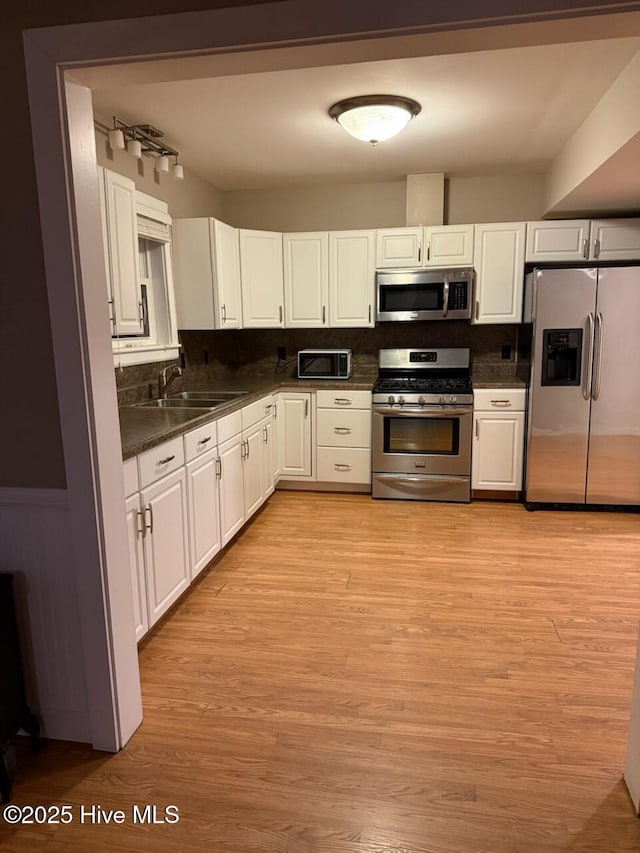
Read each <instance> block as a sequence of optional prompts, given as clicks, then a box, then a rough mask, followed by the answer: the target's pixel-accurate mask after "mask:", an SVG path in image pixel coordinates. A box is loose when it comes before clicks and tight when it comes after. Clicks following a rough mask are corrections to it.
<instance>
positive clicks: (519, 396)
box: [473, 388, 527, 412]
mask: <svg viewBox="0 0 640 853" xmlns="http://www.w3.org/2000/svg"><path fill="white" fill-rule="evenodd" d="M526 398H527V392H526V390H525V389H524V388H478V389H476V390H475V391H474V392H473V407H474V409H475V410H476V411H477V412H493V411H499V410H502V409H510V410H512V411H515V412H524V410H525V404H526Z"/></svg>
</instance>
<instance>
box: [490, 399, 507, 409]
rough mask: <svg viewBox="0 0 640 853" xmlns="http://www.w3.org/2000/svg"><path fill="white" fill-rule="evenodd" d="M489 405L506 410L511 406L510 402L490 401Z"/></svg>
mask: <svg viewBox="0 0 640 853" xmlns="http://www.w3.org/2000/svg"><path fill="white" fill-rule="evenodd" d="M491 405H492V406H498V407H500V406H502V408H504V409H508V408H509V406H510V405H511V400H492V401H491Z"/></svg>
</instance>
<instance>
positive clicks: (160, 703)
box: [0, 492, 640, 853]
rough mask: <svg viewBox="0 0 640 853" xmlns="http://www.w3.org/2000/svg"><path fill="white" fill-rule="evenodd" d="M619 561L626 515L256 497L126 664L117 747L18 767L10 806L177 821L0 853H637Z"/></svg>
mask: <svg viewBox="0 0 640 853" xmlns="http://www.w3.org/2000/svg"><path fill="white" fill-rule="evenodd" d="M639 558H640V518H639V517H638V515H631V514H629V515H627V514H600V513H542V512H538V513H527V512H526V511H525V510H524V509H523V508H522V507H521V506H519V505H515V504H512V505H509V504H488V503H473V504H472V505H470V506H453V505H444V504H431V503H423V504H420V503H404V502H382V501H372V500H371V499H370V498H368V497H362V496H333V495H314V494H308V493H306V494H305V493H286V492H285V493H282V492H280V493H277V494H276V495H275V496H274V498H273V499H272V500H271V501H270V503H269V504H268V505H267V506H266V508H265V509H264V511H263V512H262V513H261V514H260V515H259V517H258V518H257V519H256V520H255V522H254V523H253V524H252V525H251V526H250V528H249V529H248V530H247V531H246V532H245V533H244V534H243V535H242V536H241V537H240V538H239V539H238V540H237V541H236V542H235V544H233V545H232V547H231V548H229V549H228V551H227V552H226V553H225V555H224V556H223V558H222V559H221V560H220V561H219V563H218V564H217V566H216V567H215V569H214V570H213V571H211V572H209V574H208V575H207V576H206V577H205V578H204V579H203V581H202V583H200V584H198V585H197V586H196V587H195V588H194V589H193V591H192V592H191V593H190V594H189V595H188V596H187V597H186V598H185V600H184V601H183V602H182V604H181V605H180V606H179V607H178V608H177V610H176V611H175V612H174V613H173V615H172V616H171V618H170V619H169V620H168V621H167V622H165V623H164V624H163V625H162V626H161V628H160V630H158V632H157V633H156V634H155V635H154V636H153V637H152V638H151V639H150V640H149V641H148V642H147V643H146V644H145V646H144V647H143V649H142V650H141V653H140V664H141V673H142V687H143V696H144V706H145V720H144V723H143V725H142V727H141V728H140V730H139V731H138V732H137V733H136V735H135V736H134V738H133V740H132V741H131V742H130V744H129V745H128V746H127V748H126V749H125V750H124V751H123V752H122V753H120V754H119V755H117V756H105V755H104V754H98V753H95V754H93V753H91V751H90V750H88V748H86V747H79V746H74V745H65V744H55V743H52V744H50V745H49V746H48V747H47V748H46V749H45V750H44V751H43V752H42V753H41V755H39V756H37V757H35V758H32V757H30V756H26V757H25V758H24V760H23V761H22V763H21V766H20V771H19V777H18V780H17V785H16V789H15V802H16V803H45V804H46V803H65V802H68V803H71V804H74V807H76V808H77V805H78V804H80V803H85V804H88V803H100V804H101V805H102V806H103V808H111V809H113V808H123V809H126V810H128V811H130V809H131V805H132V803H134V802H137V803H147V802H148V803H155V804H157V805H159V806H162V807H164V806H165V805H167V804H176V805H178V806H179V808H180V815H181V819H180V822H179V824H177V825H175V826H132V825H131V823H130V821H128V822H127V824H126V825H125V826H106V827H105V826H87V825H85V826H81V825H78V823H77V822H75V823H74V824H73V825H71V826H62V827H58V828H53V829H49V830H43V829H40V828H38V827H31V828H29V829H27V828H23V829H20V830H15V831H13V830H7V829H6V827H2V828H1V829H0V848H1V849H2V850H7V851H20V853H27V851H31V850H45V851H47V853H59V851H65V850H69V851H76V850H78V851H80V850H82V851H90V853H94V851H95V853H101V851H105V853H106V851H112V853H113V851H114V850H118V851H124V853H128V851H131V853H134V851H136V853H140V851H150V853H164V851H175V853H177V851H180V852H181V853H182V851H191V850H197V849H201V850H206V851H215V853H265V851H274V853H275V851H277V853H560V851H562V853H578V851H579V852H580V853H583V851H590V853H627V851H628V852H629V853H631V851H634V853H638V851H639V850H640V820H638V819H637V818H636V817H635V815H634V813H633V809H632V806H631V802H630V800H629V798H628V795H627V793H626V789H625V787H624V784H623V782H622V781H621V776H622V773H621V769H622V767H623V765H624V753H625V742H626V735H627V727H628V715H629V706H630V693H631V680H632V673H633V666H634V655H635V646H636V639H637V633H638V617H639V614H640V559H639Z"/></svg>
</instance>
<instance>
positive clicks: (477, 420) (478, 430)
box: [475, 418, 480, 438]
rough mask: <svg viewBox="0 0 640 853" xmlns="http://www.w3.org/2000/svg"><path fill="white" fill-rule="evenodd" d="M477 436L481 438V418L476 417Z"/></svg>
mask: <svg viewBox="0 0 640 853" xmlns="http://www.w3.org/2000/svg"><path fill="white" fill-rule="evenodd" d="M475 432H476V438H480V418H477V419H476V430H475Z"/></svg>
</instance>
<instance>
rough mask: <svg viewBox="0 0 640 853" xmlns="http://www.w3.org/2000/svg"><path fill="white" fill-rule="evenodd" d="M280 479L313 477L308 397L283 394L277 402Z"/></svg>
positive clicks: (291, 393)
mask: <svg viewBox="0 0 640 853" xmlns="http://www.w3.org/2000/svg"><path fill="white" fill-rule="evenodd" d="M278 422H279V427H278V428H279V442H280V476H281V477H282V478H287V479H288V478H290V477H295V478H302V477H304V478H306V479H308V480H311V479H312V478H313V471H312V466H311V456H312V454H311V438H312V436H311V394H310V393H307V392H297V391H296V392H292V391H283V392H281V393H280V395H279V403H278Z"/></svg>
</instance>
